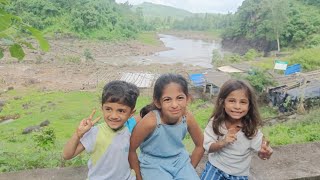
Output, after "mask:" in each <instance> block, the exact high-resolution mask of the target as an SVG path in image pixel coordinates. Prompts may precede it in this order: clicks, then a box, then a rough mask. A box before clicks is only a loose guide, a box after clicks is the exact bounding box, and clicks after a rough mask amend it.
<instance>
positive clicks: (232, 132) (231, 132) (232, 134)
mask: <svg viewBox="0 0 320 180" xmlns="http://www.w3.org/2000/svg"><path fill="white" fill-rule="evenodd" d="M237 132H238V130H237V129H236V128H230V129H228V133H227V135H226V137H225V138H224V140H223V141H224V142H225V143H227V144H230V143H233V142H234V141H236V140H237V135H236V133H237Z"/></svg>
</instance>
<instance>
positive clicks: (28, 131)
mask: <svg viewBox="0 0 320 180" xmlns="http://www.w3.org/2000/svg"><path fill="white" fill-rule="evenodd" d="M40 128H41V127H40V126H30V127H27V128H25V129H24V130H23V132H22V134H29V133H31V132H33V131H39V130H40Z"/></svg>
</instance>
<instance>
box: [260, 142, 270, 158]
mask: <svg viewBox="0 0 320 180" xmlns="http://www.w3.org/2000/svg"><path fill="white" fill-rule="evenodd" d="M272 153H273V149H272V148H271V147H270V146H269V141H267V140H264V139H263V141H262V144H261V149H260V151H259V152H258V156H259V158H260V159H263V160H267V159H269V158H270V157H271V155H272Z"/></svg>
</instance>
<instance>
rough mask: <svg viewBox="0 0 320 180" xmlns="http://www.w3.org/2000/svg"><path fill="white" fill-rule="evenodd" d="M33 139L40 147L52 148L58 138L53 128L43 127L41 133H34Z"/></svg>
mask: <svg viewBox="0 0 320 180" xmlns="http://www.w3.org/2000/svg"><path fill="white" fill-rule="evenodd" d="M33 139H34V141H35V143H36V144H37V147H39V148H40V149H45V150H49V149H51V148H52V147H53V146H54V144H55V140H56V135H55V132H54V130H53V129H52V128H43V129H42V130H41V131H40V132H39V133H36V134H34V135H33Z"/></svg>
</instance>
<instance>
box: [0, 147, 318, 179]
mask: <svg viewBox="0 0 320 180" xmlns="http://www.w3.org/2000/svg"><path fill="white" fill-rule="evenodd" d="M319 154H320V142H318V143H306V144H299V145H287V146H279V147H275V148H274V154H273V156H272V158H271V159H270V160H268V161H263V160H260V159H259V158H258V157H257V156H254V158H253V160H252V164H251V169H250V171H251V175H250V177H249V179H250V180H282V179H296V180H297V179H301V180H302V179H303V180H307V179H310V180H317V179H320V168H319V162H320V156H319ZM206 162H207V157H206V156H204V158H202V161H201V162H200V164H199V165H198V167H197V172H198V174H201V172H202V171H203V169H204V166H205V163H206ZM87 171H88V170H87V167H85V166H82V167H75V168H72V167H67V168H50V169H35V170H27V171H20V172H14V173H2V174H0V180H15V179H25V180H47V179H48V180H61V179H63V180H81V179H83V180H84V179H86V176H87Z"/></svg>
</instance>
